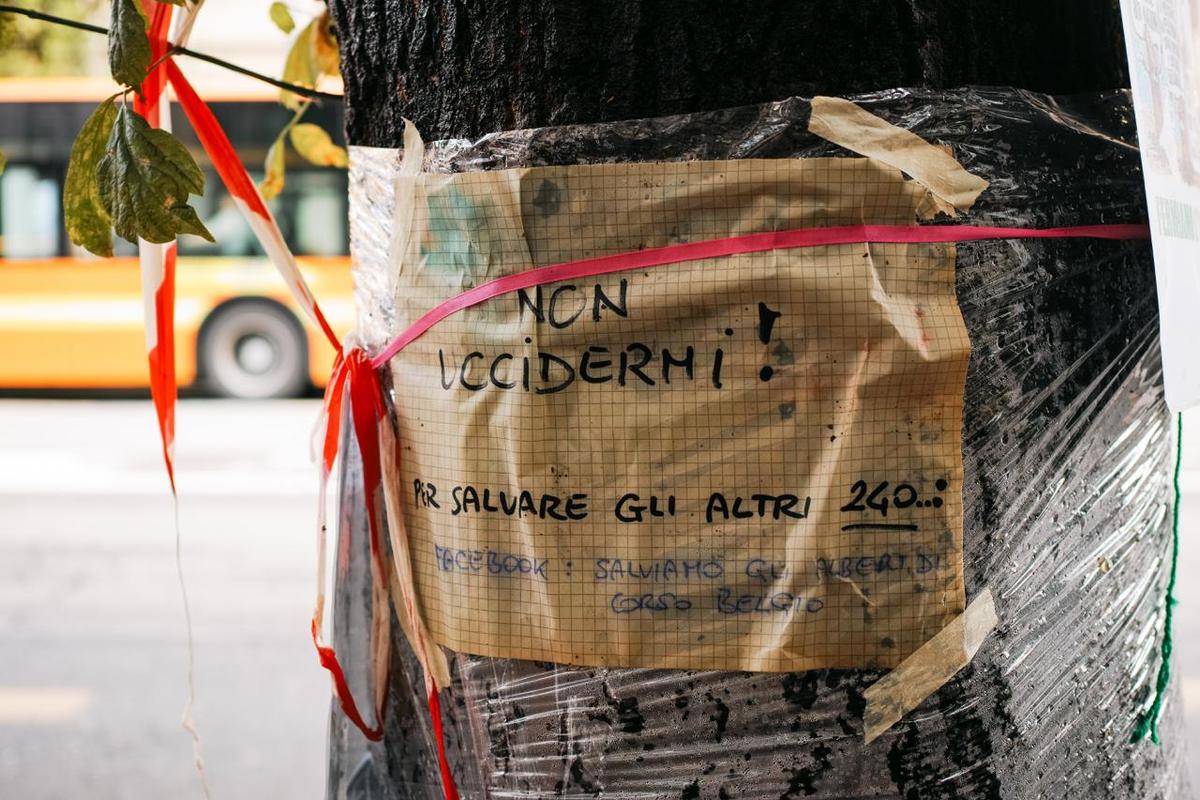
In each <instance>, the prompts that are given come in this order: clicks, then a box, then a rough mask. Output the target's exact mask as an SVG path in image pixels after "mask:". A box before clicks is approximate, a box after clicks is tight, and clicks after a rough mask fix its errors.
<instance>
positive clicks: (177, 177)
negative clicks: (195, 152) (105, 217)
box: [97, 105, 213, 243]
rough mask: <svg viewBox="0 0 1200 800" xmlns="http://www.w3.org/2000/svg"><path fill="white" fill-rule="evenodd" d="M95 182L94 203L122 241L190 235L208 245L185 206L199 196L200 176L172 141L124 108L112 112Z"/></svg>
mask: <svg viewBox="0 0 1200 800" xmlns="http://www.w3.org/2000/svg"><path fill="white" fill-rule="evenodd" d="M97 178H98V180H99V183H100V200H101V202H102V203H103V204H104V208H105V210H106V211H108V213H109V216H111V217H112V222H113V228H114V229H115V230H116V232H117V233H118V234H119V235H120V236H121V237H122V238H124V239H126V240H128V241H130V242H136V241H137V240H138V238H139V237H140V238H142V239H145V240H146V241H148V242H158V243H163V242H169V241H171V240H172V239H174V238H175V236H176V235H177V234H180V233H191V234H195V235H196V236H202V237H203V238H205V239H207V240H209V241H210V242H211V241H213V237H212V234H211V233H209V232H208V229H207V228H205V227H204V223H202V222H201V221H200V218H199V217H198V216H197V215H196V211H195V209H193V208H192V207H191V206H189V205H188V204H187V199H188V195H189V194H201V193H203V192H204V173H202V172H201V171H200V168H199V167H198V166H196V162H195V160H194V159H193V158H192V156H191V154H190V153H189V152H188V151H187V148H185V147H184V146H183V144H182V143H180V141H179V140H178V139H176V138H175V137H174V136H172V135H171V134H170V133H168V132H166V131H163V130H158V129H157V128H151V127H150V126H149V125H148V124H147V123H146V120H144V119H142V117H141V116H140V115H139V114H137V113H136V112H134V111H133V110H131V109H130V108H129V106H128V105H122V106H121V107H120V109H119V110H118V111H117V118H116V121H115V122H114V123H113V126H112V132H111V133H110V134H109V137H108V146H107V152H106V153H105V155H104V158H102V159H100V163H99V166H98V169H97Z"/></svg>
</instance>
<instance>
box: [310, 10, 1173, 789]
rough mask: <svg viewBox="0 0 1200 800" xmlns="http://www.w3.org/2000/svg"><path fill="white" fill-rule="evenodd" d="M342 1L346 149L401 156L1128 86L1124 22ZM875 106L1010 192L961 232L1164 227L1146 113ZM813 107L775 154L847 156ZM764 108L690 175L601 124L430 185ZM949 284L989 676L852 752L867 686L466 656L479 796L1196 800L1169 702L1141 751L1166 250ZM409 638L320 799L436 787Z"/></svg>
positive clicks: (946, 13) (993, 255) (1050, 15)
mask: <svg viewBox="0 0 1200 800" xmlns="http://www.w3.org/2000/svg"><path fill="white" fill-rule="evenodd" d="M330 6H331V9H332V11H333V14H334V17H335V20H336V23H337V29H338V36H339V41H340V44H341V48H342V69H343V75H344V78H345V83H346V93H347V109H346V124H347V139H348V141H349V142H350V143H351V144H352V145H360V146H371V147H398V146H399V145H400V143H401V133H402V128H403V119H404V118H409V119H412V120H413V121H414V122H416V124H417V126H418V128H419V129H420V130H421V132H422V134H423V135H424V137H425V139H426V141H431V140H435V139H443V138H450V137H467V138H474V137H478V136H481V135H483V134H488V133H492V132H496V131H504V130H512V129H516V128H528V127H540V126H549V125H565V124H575V123H589V124H593V123H605V122H609V121H614V120H626V119H634V118H646V117H654V116H662V115H667V114H681V113H688V114H693V113H694V112H704V111H712V110H716V109H723V108H730V107H738V106H750V105H753V104H757V103H764V102H767V101H774V100H781V99H783V98H787V97H791V96H807V95H813V94H839V95H846V94H852V93H857V92H866V91H873V90H884V89H889V88H893V87H904V86H910V87H926V88H930V89H941V88H944V87H954V86H961V85H964V84H981V85H1001V86H1010V87H1019V88H1023V89H1031V90H1037V91H1044V92H1054V93H1076V92H1090V93H1094V92H1100V91H1104V90H1110V89H1113V88H1116V87H1120V86H1123V85H1125V84H1126V83H1127V81H1128V77H1127V72H1126V67H1125V62H1124V52H1123V43H1122V39H1121V24H1120V19H1119V15H1118V11H1117V4H1116V2H1115V0H1114V1H1113V2H1105V3H1103V4H1102V5H1101V6H1100V7H1099V8H1097V7H1096V4H1095V3H1086V2H1084V0H1059V1H1058V2H1040V3H1032V2H1025V1H1024V0H1020V1H1019V2H1011V1H1010V2H1005V1H1004V0H986V2H973V3H970V4H966V3H961V2H958V3H955V2H948V1H947V2H941V1H939V0H903V1H902V2H894V1H893V2H887V1H886V0H831V2H826V3H807V2H806V3H800V2H795V0H793V2H785V1H784V0H761V2H749V1H747V2H698V1H697V2H683V1H682V0H610V2H607V3H593V2H579V1H576V2H572V1H571V0H481V1H480V2H470V3H468V2H451V0H444V1H442V2H438V0H369V1H368V2H360V0H330ZM863 102H864V103H865V104H866V105H868V107H870V108H871V110H873V111H874V112H875V113H877V114H879V115H881V116H883V117H885V118H888V119H890V120H892V121H895V122H896V123H897V124H901V125H902V126H904V127H908V128H911V129H913V130H914V131H916V132H917V133H918V134H919V135H922V136H924V137H925V138H927V139H930V140H934V141H940V142H946V143H948V144H951V145H953V146H954V147H955V151H956V153H957V154H960V158H961V159H962V160H963V161H964V163H965V164H966V165H967V166H968V168H970V169H972V170H973V171H977V172H979V173H980V174H982V175H984V177H987V178H989V179H992V178H995V177H1001V178H1006V179H1009V180H1008V181H996V182H994V183H993V187H992V189H990V190H989V193H988V194H986V195H985V197H984V198H983V199H981V201H980V203H979V205H978V206H977V207H976V208H975V209H974V210H973V211H972V212H971V217H969V218H968V219H967V220H966V221H967V222H974V223H977V224H1010V225H1011V224H1017V225H1070V224H1086V223H1094V222H1128V221H1137V220H1139V219H1144V213H1145V211H1144V207H1143V206H1144V200H1143V199H1142V194H1141V188H1140V167H1139V164H1138V160H1137V156H1136V152H1134V151H1132V150H1131V149H1130V148H1128V147H1127V146H1124V145H1122V144H1121V142H1122V140H1126V141H1129V140H1132V138H1133V135H1132V130H1131V119H1132V116H1131V114H1130V109H1129V106H1128V98H1127V96H1123V95H1113V94H1109V95H1105V96H1098V95H1092V96H1089V97H1087V98H1083V99H1080V100H1078V101H1071V102H1065V101H1064V103H1062V104H1059V105H1055V104H1054V103H1052V102H1051V101H1049V100H1047V99H1044V98H1030V97H1027V96H1025V95H1021V94H1019V93H1017V92H1012V91H1008V90H997V91H995V92H989V91H979V92H974V91H966V92H945V93H934V92H920V91H918V92H914V93H910V94H903V93H896V94H893V95H880V96H876V97H873V98H866V99H864V100H863ZM806 109H807V106H806V104H805V103H803V101H797V103H796V104H795V105H794V107H793V106H785V107H784V110H783V111H781V112H779V113H780V114H781V115H782V117H783V118H785V121H786V123H787V124H785V125H783V128H782V129H783V130H785V133H783V134H779V135H776V136H775V138H773V139H772V140H771V141H769V142H767V143H766V144H765V145H758V146H756V149H755V150H754V155H755V157H766V158H771V157H798V156H811V155H817V154H828V152H829V147H828V146H827V145H823V144H821V143H818V142H814V141H813V140H812V139H813V137H811V136H808V135H807V133H806V131H805V126H804V118H805V114H806ZM777 111H778V109H777ZM759 113H760V110H759V109H753V108H751V109H746V110H745V112H744V113H733V114H724V115H705V114H703V113H696V114H695V115H694V116H693V117H691V118H689V119H688V120H687V121H685V122H683V123H680V124H677V125H674V126H672V128H671V131H670V133H669V136H670V137H671V140H670V144H671V145H672V149H670V153H671V155H666V153H667V152H668V149H667V148H665V147H664V148H661V151H660V149H656V148H660V145H662V144H663V142H661V141H659V138H656V137H660V132H658V131H653V132H652V133H651V135H648V136H646V137H643V138H642V139H637V138H636V137H629V135H628V130H626V129H618V127H617V126H607V127H605V126H600V127H597V128H596V129H595V135H594V136H591V137H584V136H580V135H578V133H576V134H574V135H566V136H564V137H562V138H561V139H558V138H555V137H554V136H547V137H545V138H543V139H539V140H537V141H536V143H534V142H531V141H528V140H524V139H521V138H519V137H517V136H514V137H512V138H511V139H507V140H505V139H503V137H501V139H499V140H494V141H491V142H489V143H486V144H481V145H479V146H477V147H475V148H474V149H470V150H469V151H468V152H465V153H462V154H461V155H460V157H459V160H457V161H456V160H455V158H454V157H447V159H446V160H445V161H444V163H442V164H441V167H443V168H445V169H457V168H467V167H466V165H468V162H469V168H471V169H480V168H489V166H492V165H494V164H498V163H500V162H503V164H504V165H505V166H523V165H525V164H526V163H532V162H535V161H536V163H539V164H561V163H575V162H580V163H587V162H589V161H602V160H613V159H616V160H628V161H652V160H656V159H661V158H678V157H682V156H681V155H680V154H681V153H682V154H686V155H690V156H692V157H697V158H714V159H719V158H732V157H740V156H741V153H740V152H739V151H738V150H737V148H736V147H733V146H731V145H730V142H731V141H735V140H737V138H738V137H739V136H741V135H742V134H743V133H744V131H745V130H749V129H751V128H753V126H754V125H755V124H756V120H757V119H758V115H759ZM789 114H791V115H792V116H791V117H788V115H789ZM1064 119H1066V122H1064V121H1063V120H1064ZM1076 120H1077V121H1076ZM777 130H778V129H777ZM667 135H668V134H661V136H667ZM623 137H627V138H623ZM535 144H536V154H535V153H534V152H533V149H534V145H535ZM622 148H624V150H622ZM497 153H502V154H503V157H502V158H501V157H495V158H493V157H494V156H496V154H497ZM386 163H388V162H387V160H386V159H381V158H378V157H377V154H376V155H372V154H371V152H370V151H357V152H354V153H352V175H351V183H352V190H351V191H352V199H355V198H357V200H358V202H359V208H358V211H357V212H354V211H352V216H354V215H355V214H356V213H357V215H358V218H356V219H355V220H353V222H354V224H355V225H356V226H357V227H356V228H355V232H356V236H355V238H354V246H355V248H356V254H355V255H356V259H357V260H358V262H359V268H360V269H362V268H363V265H364V264H366V265H377V264H378V263H380V262H381V261H382V259H384V258H385V253H386V241H385V237H386V230H380V228H381V227H383V226H384V225H385V223H383V222H380V220H384V219H389V218H390V216H389V214H388V209H389V206H388V203H389V202H390V199H389V198H388V192H389V183H388V173H387V169H388V167H385V166H381V165H384V164H386ZM1096 165H1101V166H1102V169H1097V168H1096ZM356 193H357V194H356ZM381 234H383V235H381ZM957 274H958V279H957V280H958V294H959V300H960V305H961V307H962V309H963V314H964V318H965V319H966V322H967V326H968V330H969V332H970V334H971V339H972V345H973V350H972V360H971V367H970V372H969V375H968V379H967V387H966V410H965V412H964V435H963V447H964V457H965V460H966V465H967V473H968V477H967V484H966V487H965V490H964V491H965V495H966V498H965V499H966V503H967V511H966V532H965V537H966V543H965V562H966V565H967V574H966V581H967V587H968V596H969V597H970V596H974V594H975V593H976V592H978V591H979V590H981V589H982V588H983V587H989V588H991V589H992V591H993V593H995V594H996V597H997V603H998V606H999V609H1000V616H1001V627H1000V628H999V629H998V630H997V632H996V633H995V634H994V636H993V637H992V639H991V641H990V642H989V644H988V646H987V647H985V648H984V650H982V651H981V652H980V655H979V657H977V658H976V660H975V662H973V663H972V664H971V665H970V666H968V668H967V669H965V670H963V672H962V673H960V674H959V676H958V677H956V678H955V679H954V680H953V681H951V682H950V683H948V684H947V685H946V686H945V687H944V688H943V689H942V690H940V691H939V692H937V693H936V694H935V695H933V696H932V697H931V698H930V699H929V701H928V702H927V703H926V704H925V705H923V706H922V707H921V709H920V710H919V711H918V712H917V713H916V714H914V715H913V719H912V720H911V721H910V722H908V723H906V724H903V725H901V726H897V728H895V729H894V730H893V731H890V732H889V733H888V734H887V735H886V736H885V737H884V738H883V739H881V740H879V741H877V742H875V743H874V744H872V745H864V744H863V741H862V738H861V717H862V711H863V703H864V701H863V695H862V691H863V689H864V688H865V687H866V686H867V685H869V684H870V683H871V682H873V681H874V680H877V679H878V677H879V673H877V672H869V671H862V670H842V671H838V670H820V671H812V672H806V673H792V674H753V673H713V672H710V673H699V674H696V673H684V672H679V671H675V672H670V671H653V670H618V669H613V670H601V669H590V670H589V669H556V668H554V667H553V666H552V665H545V664H534V663H532V662H521V661H514V660H507V659H490V658H482V657H475V656H465V655H462V656H458V657H456V658H455V661H454V671H455V678H456V680H455V684H454V686H453V687H452V689H451V691H450V692H449V693H448V696H449V698H450V699H449V701H443V703H444V712H445V724H446V741H447V745H448V747H449V750H450V758H451V761H452V765H453V769H454V773H455V776H456V778H457V782H458V785H459V788H460V789H461V790H462V792H463V796H464V797H466V798H471V799H472V800H474V798H483V797H488V796H496V797H512V798H521V799H522V800H524V799H525V798H543V797H556V796H559V797H600V798H601V799H602V800H606V799H607V798H621V799H622V800H624V799H625V798H634V797H636V798H639V799H640V798H647V799H648V798H681V799H682V800H700V799H701V798H703V799H704V800H708V798H713V800H723V799H724V798H731V797H741V798H755V800H757V798H760V797H768V796H769V797H772V798H773V797H781V798H798V797H804V796H815V797H823V798H830V799H831V800H832V798H842V797H868V796H870V797H883V798H892V799H893V800H900V798H914V797H919V798H922V799H924V798H977V797H978V798H998V799H999V798H1002V799H1003V800H1025V799H1026V798H1034V797H1043V796H1048V797H1059V796H1071V795H1072V794H1074V795H1076V796H1079V797H1093V796H1095V797H1099V796H1109V797H1120V798H1139V800H1140V798H1148V797H1176V796H1178V797H1183V796H1185V794H1186V791H1187V783H1186V777H1185V774H1184V772H1183V767H1182V759H1181V757H1180V754H1181V751H1180V750H1177V749H1175V748H1173V747H1171V746H1170V745H1171V744H1173V742H1172V739H1171V737H1172V736H1173V735H1174V738H1179V734H1178V729H1177V725H1178V702H1177V700H1178V696H1177V695H1176V696H1175V698H1174V699H1173V701H1172V703H1171V704H1170V705H1169V706H1168V708H1169V710H1170V714H1169V716H1168V719H1167V720H1166V721H1165V722H1164V730H1165V731H1167V734H1166V735H1167V737H1168V740H1167V744H1168V746H1167V747H1163V748H1153V747H1141V748H1136V747H1134V746H1131V745H1130V744H1129V741H1128V740H1129V732H1130V730H1131V728H1132V724H1133V720H1135V719H1136V716H1137V714H1138V712H1139V711H1140V710H1141V709H1142V708H1144V706H1145V704H1146V703H1145V700H1146V697H1147V692H1148V691H1149V689H1148V688H1147V687H1151V686H1152V684H1153V677H1154V670H1155V669H1156V668H1157V661H1156V660H1155V652H1156V651H1155V647H1156V640H1157V636H1158V631H1159V628H1158V626H1159V625H1160V624H1161V616H1159V615H1157V614H1156V612H1157V610H1158V609H1160V607H1161V600H1162V583H1163V578H1164V576H1165V567H1164V566H1163V564H1164V559H1165V556H1166V554H1167V553H1168V552H1169V544H1170V525H1169V521H1170V520H1169V502H1168V489H1167V487H1168V483H1167V480H1166V469H1167V461H1168V459H1169V457H1170V435H1169V425H1167V424H1166V423H1167V419H1168V417H1167V414H1166V409H1165V406H1164V404H1163V400H1162V387H1161V376H1160V375H1159V372H1158V370H1159V365H1158V358H1157V341H1156V338H1155V333H1156V325H1157V314H1156V305H1155V301H1154V294H1153V291H1154V276H1153V269H1152V263H1151V260H1150V255H1149V246H1148V245H1147V244H1144V243H1123V244H1118V245H1110V244H1100V245H1096V244H1090V243H1079V242H1053V243H1046V244H1042V243H1038V244H1036V245H1034V244H1028V245H1025V244H1022V245H1020V246H1015V245H1013V246H1009V245H1008V244H1004V243H994V244H987V245H982V244H981V245H977V246H963V247H960V248H959V258H958V271H957ZM367 293H368V294H370V291H369V290H368V291H367ZM1118 297H1119V298H1121V302H1114V299H1115V298H1118ZM375 302H378V303H380V304H381V305H386V302H387V301H386V299H385V298H378V297H374V298H372V300H371V302H369V303H368V304H367V305H368V306H369V307H368V308H367V309H363V308H360V314H363V313H364V312H370V313H372V314H374V313H375V312H377V311H378V310H379V309H378V308H373V307H370V306H371V304H372V303H375ZM375 318H376V319H378V315H376V317H375ZM343 444H344V447H343V450H344V451H345V452H347V455H348V459H347V462H348V463H349V464H350V465H351V466H350V468H348V469H347V470H346V471H345V474H344V486H343V489H342V499H343V506H342V507H343V519H342V523H341V535H343V536H346V535H349V536H350V538H349V545H348V547H347V549H346V550H345V551H344V557H346V558H348V559H349V561H350V564H351V567H352V568H351V569H349V570H348V571H346V572H345V573H344V574H340V577H339V581H338V586H337V588H336V591H335V594H336V597H337V603H338V607H337V610H336V613H335V619H336V622H337V623H338V625H339V626H341V630H342V631H343V632H342V634H341V640H340V641H339V642H338V645H339V648H340V649H341V650H342V651H343V653H344V657H345V658H346V659H347V660H348V661H356V662H357V663H356V664H352V665H351V675H352V677H353V676H357V677H355V678H354V680H356V681H358V682H359V683H360V684H361V682H362V675H363V674H365V671H366V666H365V661H364V659H365V653H366V643H365V639H364V637H365V631H366V630H367V628H368V627H369V626H368V625H367V624H366V622H365V618H364V613H365V611H364V610H365V608H366V605H365V603H366V598H368V597H369V596H370V591H369V580H370V575H369V570H368V569H367V568H366V566H365V565H366V564H367V559H368V558H369V554H368V551H367V549H366V544H365V543H366V541H367V536H366V521H365V519H364V516H363V514H362V512H361V494H360V490H359V489H358V488H357V481H360V480H361V478H360V476H359V474H358V472H357V470H356V468H355V467H354V464H355V463H356V453H355V452H354V448H353V445H352V443H351V442H350V440H349V439H347V441H346V442H344V443H343ZM356 564H357V565H358V566H357V567H354V565H356ZM392 632H393V637H394V640H395V642H394V645H395V650H394V653H395V656H394V663H395V664H396V666H395V668H394V669H393V673H392V676H391V683H390V686H389V696H388V697H389V699H388V714H389V717H388V719H387V731H386V736H385V740H384V742H383V743H382V745H372V746H370V747H367V746H366V744H365V742H364V741H363V740H362V739H361V737H360V736H359V735H358V734H357V732H356V731H355V730H354V729H353V728H352V727H350V726H348V725H347V724H346V722H345V720H344V718H342V717H341V715H340V713H339V712H338V711H336V710H335V711H334V712H333V718H332V725H331V769H330V783H329V790H330V797H331V798H338V800H341V799H342V798H346V799H347V800H366V799H367V798H371V799H372V800H374V798H387V799H388V800H399V798H408V797H414V798H422V800H426V799H427V800H437V798H440V797H441V785H440V780H439V778H438V766H437V760H436V755H435V753H436V749H435V748H434V743H433V739H432V731H431V730H430V726H429V725H428V722H427V719H428V716H427V715H428V710H427V708H426V707H425V706H424V704H423V703H424V701H423V692H422V691H421V683H420V680H421V679H420V672H419V670H417V669H415V668H414V659H413V657H412V654H411V651H410V650H409V648H408V647H407V645H406V643H405V642H404V641H402V638H401V637H402V635H401V634H400V631H399V628H398V626H397V625H396V624H395V621H394V620H393V625H392ZM355 654H357V655H355ZM355 690H356V694H357V696H359V697H362V698H366V697H369V696H370V692H369V690H368V687H366V686H365V685H356V686H355Z"/></svg>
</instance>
